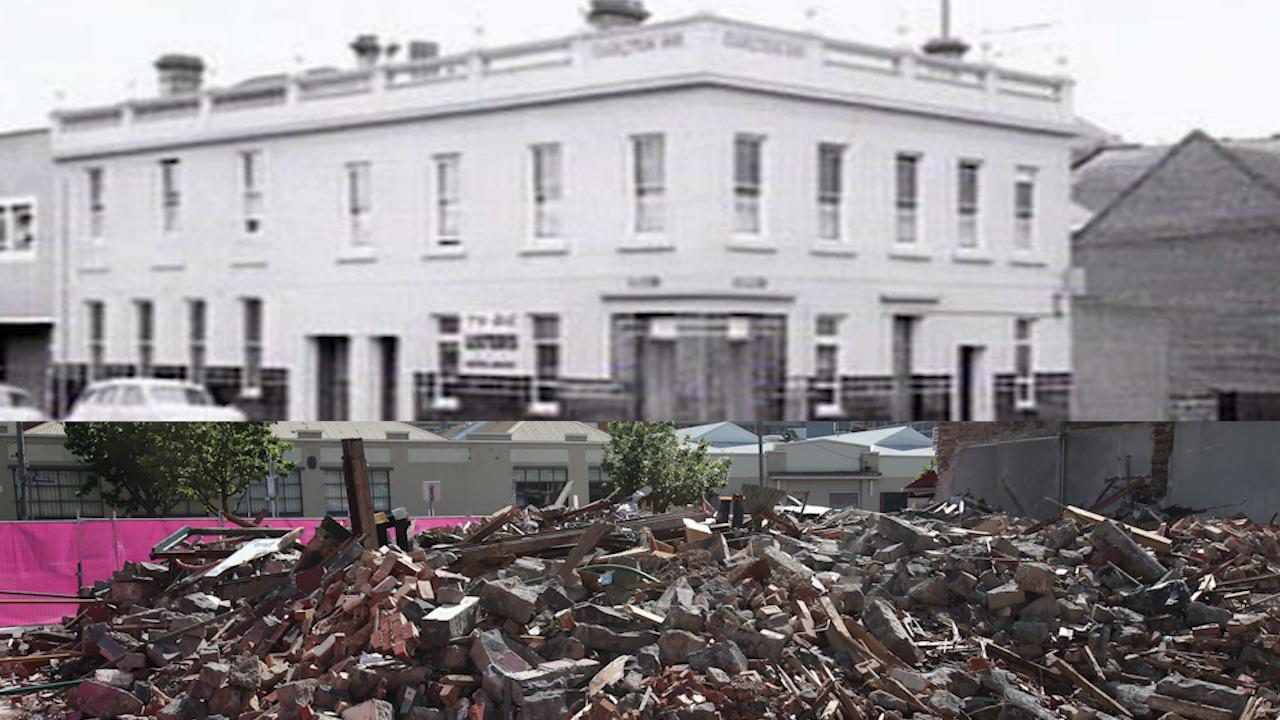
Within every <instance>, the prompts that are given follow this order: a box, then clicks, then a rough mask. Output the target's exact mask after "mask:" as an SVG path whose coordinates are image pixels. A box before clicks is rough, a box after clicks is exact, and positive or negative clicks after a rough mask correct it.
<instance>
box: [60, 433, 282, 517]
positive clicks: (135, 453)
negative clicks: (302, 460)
mask: <svg viewBox="0 0 1280 720" xmlns="http://www.w3.org/2000/svg"><path fill="white" fill-rule="evenodd" d="M67 449H68V450H70V451H71V452H72V453H74V454H75V455H76V456H77V457H79V458H80V459H81V460H82V461H84V463H85V464H86V465H88V466H89V468H90V469H91V470H92V471H93V476H92V477H91V478H90V479H89V480H87V481H86V482H85V485H84V487H83V488H82V489H81V491H82V492H84V491H88V490H91V489H92V488H94V487H95V486H97V487H101V488H102V497H103V499H105V500H106V501H107V502H108V503H110V504H111V505H112V506H113V507H116V508H119V509H121V510H123V511H125V512H127V513H128V514H130V515H141V516H158V515H165V514H168V513H169V512H170V511H171V510H172V509H173V507H174V506H175V505H177V504H178V502H180V501H181V500H184V499H189V500H195V501H197V502H199V503H200V504H201V505H203V506H204V508H205V509H206V510H208V511H209V512H210V513H213V514H218V513H220V512H222V511H229V510H232V500H233V499H234V498H238V497H239V496H240V495H242V494H243V493H244V491H245V489H246V488H247V487H248V485H249V483H250V482H251V481H253V480H256V479H260V478H264V477H266V476H267V473H268V472H269V470H270V469H271V466H272V465H273V464H274V469H275V472H276V475H277V476H283V475H286V474H288V473H289V472H291V471H292V469H293V463H292V462H290V461H289V460H287V459H286V458H285V456H284V454H285V452H287V451H288V449H289V444H288V443H287V442H285V441H284V440H281V439H280V438H277V437H276V436H275V435H274V434H272V432H271V428H270V425H269V424H267V423H261V422H256V423H213V422H198V423H68V425H67Z"/></svg>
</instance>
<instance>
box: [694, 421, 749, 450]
mask: <svg viewBox="0 0 1280 720" xmlns="http://www.w3.org/2000/svg"><path fill="white" fill-rule="evenodd" d="M676 437H678V438H680V439H682V440H689V441H691V442H695V443H696V442H698V441H699V440H706V441H707V442H709V443H711V444H712V445H721V446H724V445H746V444H748V443H755V442H757V441H756V434H755V433H753V432H751V431H750V430H747V429H746V428H743V427H742V426H740V425H736V424H734V423H731V422H727V421H726V422H717V423H708V424H706V425H695V426H693V427H687V428H680V429H678V430H676Z"/></svg>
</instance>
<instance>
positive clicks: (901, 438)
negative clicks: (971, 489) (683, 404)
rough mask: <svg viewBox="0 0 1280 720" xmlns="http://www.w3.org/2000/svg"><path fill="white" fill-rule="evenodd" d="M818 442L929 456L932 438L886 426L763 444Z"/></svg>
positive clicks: (768, 447)
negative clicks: (788, 441)
mask: <svg viewBox="0 0 1280 720" xmlns="http://www.w3.org/2000/svg"><path fill="white" fill-rule="evenodd" d="M819 443H840V444H842V445H857V446H859V447H864V448H866V449H867V450H868V451H870V452H874V453H877V454H879V455H881V456H883V457H930V456H932V455H933V454H934V450H933V440H930V439H929V438H928V437H927V436H925V435H923V434H921V433H920V432H919V431H918V430H916V429H915V428H911V427H906V426H903V427H889V428H880V429H879V430H865V431H862V432H852V433H841V434H839V435H823V436H822V437H816V438H809V439H807V440H797V441H796V442H792V443H765V444H764V450H765V452H772V451H774V450H785V449H786V448H788V447H798V446H801V445H814V444H819ZM711 452H713V453H716V454H724V455H750V454H754V453H756V452H758V449H757V447H756V444H755V443H751V444H747V445H736V446H733V447H721V448H712V449H711Z"/></svg>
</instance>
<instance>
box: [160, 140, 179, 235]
mask: <svg viewBox="0 0 1280 720" xmlns="http://www.w3.org/2000/svg"><path fill="white" fill-rule="evenodd" d="M180 169H181V162H180V161H179V160H178V159H177V158H165V159H164V160H161V161H160V202H161V205H162V211H161V227H162V228H163V229H164V231H165V232H166V233H173V232H177V231H178V229H179V227H180V226H181V217H182V178H181V175H180V172H179V171H180Z"/></svg>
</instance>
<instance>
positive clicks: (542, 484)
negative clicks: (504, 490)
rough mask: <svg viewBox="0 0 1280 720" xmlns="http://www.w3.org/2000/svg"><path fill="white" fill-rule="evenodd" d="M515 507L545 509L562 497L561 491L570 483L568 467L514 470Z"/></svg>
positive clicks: (518, 468)
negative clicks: (529, 506) (530, 506)
mask: <svg viewBox="0 0 1280 720" xmlns="http://www.w3.org/2000/svg"><path fill="white" fill-rule="evenodd" d="M512 482H513V492H514V493H515V505H516V506H517V507H525V506H528V505H532V506H533V507H538V508H543V507H547V506H548V505H550V504H551V503H554V502H555V501H556V498H558V497H560V491H561V490H563V489H564V486H565V483H567V482H569V468H567V467H516V468H512Z"/></svg>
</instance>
